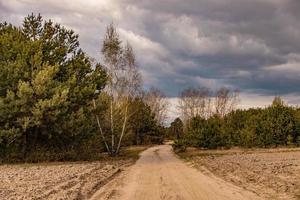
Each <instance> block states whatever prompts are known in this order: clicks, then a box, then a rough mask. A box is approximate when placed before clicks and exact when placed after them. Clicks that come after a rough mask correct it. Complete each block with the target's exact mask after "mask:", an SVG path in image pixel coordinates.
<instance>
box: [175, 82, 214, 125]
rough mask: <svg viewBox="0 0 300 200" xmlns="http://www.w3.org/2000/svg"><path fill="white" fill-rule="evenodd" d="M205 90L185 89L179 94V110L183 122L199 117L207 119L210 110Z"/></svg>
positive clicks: (208, 92)
mask: <svg viewBox="0 0 300 200" xmlns="http://www.w3.org/2000/svg"><path fill="white" fill-rule="evenodd" d="M210 105H211V99H210V91H209V90H208V89H207V88H192V87H191V88H187V89H185V90H183V91H182V92H181V93H180V94H179V110H180V112H181V115H182V118H183V120H184V121H187V120H189V119H191V118H193V117H196V116H200V117H203V118H207V117H208V116H209V114H210V111H211V110H210V109H211V106H210Z"/></svg>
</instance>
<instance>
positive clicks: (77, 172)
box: [0, 160, 133, 200]
mask: <svg viewBox="0 0 300 200" xmlns="http://www.w3.org/2000/svg"><path fill="white" fill-rule="evenodd" d="M132 163H133V160H118V161H104V162H91V163H68V164H64V163H52V164H21V165H2V166H0V172H1V173H0V197H1V198H0V199H8V200H9V199H88V198H89V197H90V196H92V195H93V193H94V192H96V191H97V190H98V189H99V188H100V187H101V186H102V185H104V184H105V183H106V182H107V181H109V180H110V179H112V178H113V177H114V176H115V175H117V174H118V172H119V171H120V170H121V169H123V168H124V167H126V166H128V165H130V164H132Z"/></svg>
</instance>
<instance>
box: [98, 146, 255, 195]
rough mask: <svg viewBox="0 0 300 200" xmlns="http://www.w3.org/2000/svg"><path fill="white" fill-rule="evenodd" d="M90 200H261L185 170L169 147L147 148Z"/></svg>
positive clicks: (195, 171)
mask: <svg viewBox="0 0 300 200" xmlns="http://www.w3.org/2000/svg"><path fill="white" fill-rule="evenodd" d="M92 199H120V200H148V199H149V200H159V199H176V200H183V199H185V200H201V199H203V200H206V199H207V200H209V199H213V200H225V199H228V200H235V199H236V200H241V199H260V198H259V197H258V196H256V195H255V194H254V193H251V192H249V191H246V190H244V189H241V188H239V187H236V186H234V185H232V184H230V183H228V182H225V181H223V180H221V179H218V178H217V177H214V176H213V175H209V176H208V175H204V174H203V173H201V172H199V171H197V170H196V169H194V168H191V167H189V166H187V165H186V164H185V163H184V162H183V161H181V160H180V159H178V158H177V157H176V156H175V155H174V154H173V152H172V150H171V146H170V145H160V146H156V147H152V148H149V149H148V150H146V151H144V152H143V153H142V154H141V157H140V159H139V160H138V161H137V163H136V164H135V165H134V166H132V167H131V168H129V170H127V171H125V172H124V173H123V174H122V175H121V176H120V177H118V178H117V179H115V180H113V181H112V182H110V183H109V184H107V185H105V186H104V187H103V188H101V189H100V190H99V191H98V192H96V193H95V195H94V196H93V197H92Z"/></svg>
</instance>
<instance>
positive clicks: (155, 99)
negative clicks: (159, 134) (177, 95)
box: [145, 87, 169, 125]
mask: <svg viewBox="0 0 300 200" xmlns="http://www.w3.org/2000/svg"><path fill="white" fill-rule="evenodd" d="M145 101H146V103H147V104H148V105H149V106H150V109H151V112H152V114H153V115H154V118H155V120H156V121H157V122H158V123H159V124H160V125H163V124H164V122H165V120H166V118H167V110H168V106H169V103H168V101H167V98H166V96H165V94H164V93H163V92H162V91H160V90H159V89H158V88H154V87H151V88H150V90H149V91H147V92H146V94H145Z"/></svg>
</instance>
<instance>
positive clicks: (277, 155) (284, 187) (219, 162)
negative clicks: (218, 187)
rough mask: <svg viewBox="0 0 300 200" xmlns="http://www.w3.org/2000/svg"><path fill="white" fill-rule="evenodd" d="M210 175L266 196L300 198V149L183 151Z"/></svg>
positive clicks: (192, 162) (269, 197) (184, 155)
mask: <svg viewBox="0 0 300 200" xmlns="http://www.w3.org/2000/svg"><path fill="white" fill-rule="evenodd" d="M180 156H182V157H184V158H185V159H186V160H188V161H189V162H190V163H191V164H192V165H193V166H195V167H196V168H197V169H199V170H200V171H202V172H203V173H206V174H207V175H212V176H213V175H216V176H218V177H220V178H222V179H224V180H225V181H228V182H231V183H233V184H234V185H237V186H239V187H243V188H245V189H247V190H250V191H252V192H255V193H256V194H258V195H259V196H260V197H262V198H264V199H300V149H299V148H293V149H290V148H286V149H283V148H281V149H268V150H266V149H255V150H240V149H236V150H195V149H194V150H188V151H187V152H186V153H182V154H180Z"/></svg>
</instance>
